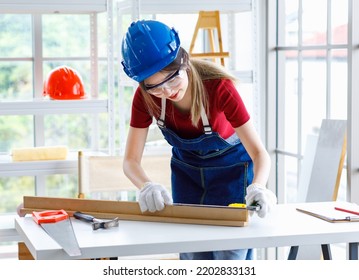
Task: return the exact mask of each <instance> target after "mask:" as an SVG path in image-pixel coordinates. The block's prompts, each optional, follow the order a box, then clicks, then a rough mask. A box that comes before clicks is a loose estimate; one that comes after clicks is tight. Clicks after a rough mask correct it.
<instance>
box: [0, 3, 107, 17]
mask: <svg viewBox="0 0 359 280" xmlns="http://www.w3.org/2000/svg"><path fill="white" fill-rule="evenodd" d="M106 9H107V1H106V0H0V13H3V14H6V13H16V14H19V13H27V14H28V13H30V12H31V13H71V14H75V13H77V14H78V13H80V14H83V13H99V12H105V11H106Z"/></svg>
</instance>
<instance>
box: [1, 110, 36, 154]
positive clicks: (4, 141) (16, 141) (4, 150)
mask: <svg viewBox="0 0 359 280" xmlns="http://www.w3.org/2000/svg"><path fill="white" fill-rule="evenodd" d="M33 135H34V120H33V116H24V115H18V116H1V115H0V154H5V155H9V154H10V151H11V149H13V148H24V147H32V146H33V145H34V136H33Z"/></svg>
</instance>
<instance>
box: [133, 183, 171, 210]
mask: <svg viewBox="0 0 359 280" xmlns="http://www.w3.org/2000/svg"><path fill="white" fill-rule="evenodd" d="M138 203H139V205H140V209H141V211H142V212H146V211H147V210H148V211H150V212H155V211H161V210H163V208H165V205H171V204H172V203H173V201H172V197H171V194H170V193H169V192H168V191H167V190H166V188H165V187H164V186H162V185H161V184H157V183H153V182H147V183H145V185H144V186H143V188H142V189H141V190H140V193H139V197H138Z"/></svg>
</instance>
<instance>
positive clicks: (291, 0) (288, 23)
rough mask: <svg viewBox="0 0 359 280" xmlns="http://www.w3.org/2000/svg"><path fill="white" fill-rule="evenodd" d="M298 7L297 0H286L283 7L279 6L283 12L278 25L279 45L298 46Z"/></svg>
mask: <svg viewBox="0 0 359 280" xmlns="http://www.w3.org/2000/svg"><path fill="white" fill-rule="evenodd" d="M282 3H283V2H282ZM298 7H299V3H298V0H286V1H284V6H283V7H281V6H280V9H283V12H284V15H283V16H282V15H281V16H280V17H279V20H280V21H281V22H280V24H278V30H279V34H278V38H279V44H280V45H283V44H285V45H286V46H293V45H297V44H298ZM280 11H281V10H280ZM282 21H284V22H282ZM283 29H284V30H283Z"/></svg>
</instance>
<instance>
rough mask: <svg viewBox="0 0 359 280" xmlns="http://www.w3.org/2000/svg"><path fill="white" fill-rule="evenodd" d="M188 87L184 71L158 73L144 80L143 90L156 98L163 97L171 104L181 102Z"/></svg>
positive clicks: (180, 69)
mask: <svg viewBox="0 0 359 280" xmlns="http://www.w3.org/2000/svg"><path fill="white" fill-rule="evenodd" d="M187 87H188V76H187V72H186V70H185V69H182V68H179V69H178V70H177V71H173V72H167V71H166V72H165V71H160V72H157V73H156V74H154V75H152V76H151V77H149V78H147V79H146V80H144V88H145V90H146V91H147V92H148V93H149V94H152V95H154V96H156V97H158V98H162V97H165V98H167V99H169V100H171V101H173V102H176V101H180V100H182V98H183V96H184V95H185V93H186V90H187Z"/></svg>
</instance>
